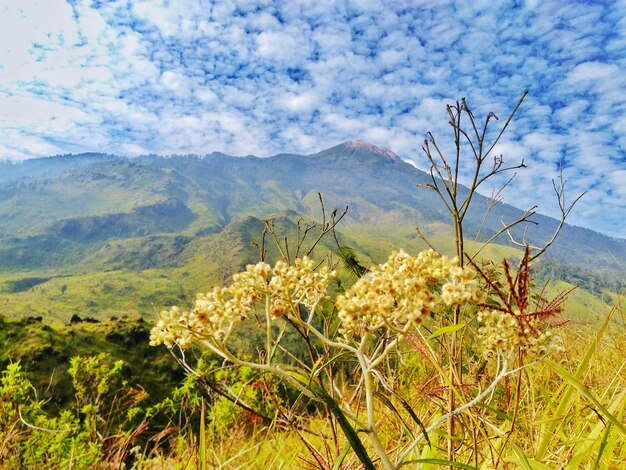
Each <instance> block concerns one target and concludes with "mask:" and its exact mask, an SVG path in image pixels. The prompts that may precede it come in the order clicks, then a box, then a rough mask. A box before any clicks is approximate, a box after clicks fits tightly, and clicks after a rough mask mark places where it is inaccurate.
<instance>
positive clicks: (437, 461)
mask: <svg viewBox="0 0 626 470" xmlns="http://www.w3.org/2000/svg"><path fill="white" fill-rule="evenodd" d="M410 463H432V464H435V465H442V466H443V465H446V466H448V467H456V468H463V469H464V470H479V469H478V468H476V467H472V466H471V465H467V464H465V463H460V462H452V461H451V460H445V459H415V460H408V461H406V462H402V463H401V464H400V467H403V466H404V465H408V464H410Z"/></svg>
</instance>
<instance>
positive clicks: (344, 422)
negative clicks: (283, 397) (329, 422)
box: [291, 372, 376, 470]
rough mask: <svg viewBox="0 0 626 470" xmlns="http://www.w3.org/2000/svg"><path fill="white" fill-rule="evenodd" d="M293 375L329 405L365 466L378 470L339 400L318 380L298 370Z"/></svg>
mask: <svg viewBox="0 0 626 470" xmlns="http://www.w3.org/2000/svg"><path fill="white" fill-rule="evenodd" d="M291 376H292V377H293V378H294V379H295V380H297V381H298V382H299V383H300V384H301V385H302V386H304V387H305V388H307V389H308V390H310V391H311V392H312V393H313V395H315V396H316V397H317V398H318V399H319V400H321V401H322V402H324V403H325V404H326V406H328V408H329V409H330V411H331V413H332V414H333V415H334V416H335V418H336V419H337V422H338V423H339V426H341V430H342V431H343V433H344V434H345V436H346V439H347V440H348V442H349V443H350V447H352V450H353V451H354V453H355V454H356V455H357V457H358V458H359V460H360V461H361V463H362V464H363V468H365V469H366V470H376V466H375V465H374V463H373V462H372V459H370V457H369V455H368V453H367V450H366V449H365V446H364V445H363V442H362V441H361V439H360V438H359V435H358V434H357V432H356V430H355V429H354V428H353V427H352V425H351V424H350V422H349V421H348V418H346V415H345V414H344V413H343V411H341V407H340V406H339V404H338V403H337V401H335V400H334V399H333V397H331V396H330V395H329V394H328V393H326V390H324V388H323V387H321V386H320V385H319V384H317V383H316V382H313V381H311V380H309V378H308V377H306V376H304V375H302V374H298V373H296V372H292V373H291Z"/></svg>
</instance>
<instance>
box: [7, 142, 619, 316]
mask: <svg viewBox="0 0 626 470" xmlns="http://www.w3.org/2000/svg"><path fill="white" fill-rule="evenodd" d="M428 181H430V176H429V175H427V174H426V173H424V172H422V171H420V170H418V169H416V168H415V167H413V166H412V165H410V164H408V163H406V162H404V161H402V160H401V159H400V158H398V157H397V156H396V155H395V154H394V153H393V152H391V151H390V150H386V149H381V148H378V147H376V146H374V145H371V144H368V143H364V142H358V141H350V142H345V143H343V144H340V145H337V146H335V147H332V148H330V149H327V150H323V151H321V152H319V153H315V154H311V155H296V154H280V155H276V156H274V157H269V158H258V157H254V156H247V157H232V156H228V155H225V154H222V153H212V154H208V155H204V156H196V155H186V156H170V157H160V156H154V155H151V156H144V157H137V158H124V157H118V156H112V155H104V154H82V155H67V156H57V157H49V158H42V159H36V160H27V161H24V162H22V163H18V164H16V163H6V162H5V163H0V272H2V273H3V274H2V275H0V304H2V302H3V299H4V302H5V307H10V308H12V309H14V310H18V311H20V312H25V311H26V310H28V309H33V310H34V311H37V312H40V313H43V314H48V313H47V312H48V310H51V312H49V314H50V315H52V316H56V317H58V318H62V319H66V318H68V316H69V315H70V314H71V313H72V310H71V308H69V307H67V306H66V305H67V304H64V303H63V302H64V300H63V297H66V298H69V297H71V298H72V302H73V303H72V302H70V304H71V305H74V308H75V310H74V313H75V312H79V311H86V312H88V313H89V314H90V315H92V314H93V315H100V316H102V315H105V314H107V315H108V314H116V312H119V311H128V312H131V311H132V312H135V311H137V312H139V313H141V312H142V311H145V310H146V309H150V308H151V305H155V306H163V305H165V304H166V303H167V302H166V301H172V302H178V301H180V300H181V299H184V298H186V297H188V296H189V295H191V293H192V292H193V289H196V288H200V287H201V286H202V285H203V283H204V284H206V282H207V280H208V279H216V280H221V279H222V278H223V277H224V276H226V275H228V274H230V273H231V272H232V271H233V270H235V269H239V268H240V267H243V266H244V265H245V263H246V262H251V261H254V259H255V256H257V254H256V253H255V251H254V250H253V249H251V248H250V242H251V241H254V240H257V241H258V239H259V238H260V234H261V231H262V228H263V222H262V219H263V218H266V217H268V216H272V215H274V216H277V217H278V218H279V220H280V221H281V223H282V224H283V226H284V228H285V230H287V231H289V233H295V232H296V230H297V227H296V224H297V221H298V219H300V218H301V217H305V218H307V219H317V218H318V217H319V213H320V206H319V198H318V192H319V193H321V194H322V195H323V196H324V201H325V204H326V207H327V209H328V210H329V211H330V210H331V209H332V208H333V207H338V208H340V209H341V208H343V207H344V206H346V205H348V206H349V211H348V213H347V215H346V218H345V220H344V221H343V222H342V224H341V226H340V237H342V242H345V243H346V244H350V245H352V246H355V247H356V248H357V249H358V251H359V253H361V254H362V255H364V256H367V258H366V259H368V260H371V261H381V260H382V259H384V258H385V257H386V254H387V253H388V251H390V250H391V249H393V248H399V247H407V248H411V249H419V248H420V247H423V246H424V245H423V243H421V241H420V240H419V239H418V237H417V234H416V232H415V227H416V226H418V227H420V229H421V230H422V231H423V232H424V233H426V234H427V236H429V237H430V238H431V241H432V243H433V244H434V245H435V246H437V247H438V248H440V249H441V250H443V251H446V250H448V251H449V249H450V247H451V238H450V235H449V229H448V228H447V224H448V219H449V214H448V213H447V212H446V211H445V208H444V207H443V205H442V204H441V202H440V201H439V199H438V197H437V196H436V195H435V194H434V193H433V192H432V191H429V190H426V189H423V188H417V187H416V185H417V184H421V183H426V182H428ZM487 203H488V200H487V199H486V198H484V197H482V196H479V197H477V198H476V199H475V202H474V209H473V210H472V211H471V212H470V213H469V215H468V219H467V227H468V235H469V236H468V239H471V238H473V236H474V234H476V233H477V232H478V231H479V230H480V233H479V235H478V236H479V238H480V239H483V240H484V239H487V238H489V237H490V236H491V234H493V233H495V232H496V231H497V230H499V228H500V226H501V220H504V221H512V220H515V219H516V218H517V217H519V216H520V215H521V213H522V211H520V210H519V209H517V208H514V207H512V206H509V205H506V204H501V205H497V206H496V207H494V208H493V209H492V210H491V211H490V213H489V216H488V217H487V219H486V220H485V221H484V223H483V218H484V213H485V210H486V208H487ZM535 221H536V222H538V225H529V226H528V234H527V239H528V241H529V242H531V243H535V244H540V243H542V242H545V241H546V240H548V239H549V238H550V236H551V234H552V232H553V230H554V228H555V227H556V225H557V221H556V220H554V219H550V218H548V217H544V216H536V217H535ZM521 230H523V229H521V228H520V229H519V230H518V231H517V232H516V233H517V236H518V237H519V238H521V236H522V232H521ZM498 242H499V243H501V244H503V245H506V244H507V243H508V240H507V238H505V237H501V238H500V239H499V240H498ZM470 248H471V247H470ZM503 250H504V251H503V253H509V254H510V253H514V252H515V251H511V249H508V250H509V251H506V250H507V249H504V248H503ZM546 255H547V257H551V258H552V259H553V260H554V261H553V262H554V263H556V264H558V266H559V269H561V270H562V266H563V265H564V266H567V265H575V266H577V267H578V268H577V269H578V270H579V271H581V272H583V274H584V273H585V272H588V273H590V274H594V275H595V276H596V277H597V276H605V277H606V276H609V277H612V278H613V279H621V278H622V275H623V274H624V269H623V266H626V242H625V241H624V240H618V239H614V238H610V237H606V236H604V235H601V234H599V233H596V232H593V231H591V230H587V229H583V228H579V227H573V226H569V225H568V226H566V227H565V228H564V229H563V231H562V233H561V236H560V237H559V239H558V241H557V242H556V243H555V244H554V245H553V246H552V247H551V248H550V249H549V250H548V252H547V253H546ZM518 256H519V255H518ZM556 264H555V265H556ZM553 271H554V270H553ZM102 273H109V274H107V275H106V276H105V275H104V274H102ZM107 276H108V278H109V279H113V278H115V282H113V281H111V282H109V283H108V284H109V290H106V289H105V290H103V288H102V287H103V282H104V281H103V279H104V277H107ZM116 276H117V277H116ZM151 284H152V285H153V287H154V288H153V292H151V293H150V294H148V293H147V291H148V290H149V289H150V285H151ZM64 285H65V286H66V287H65V290H63V286H64ZM68 286H69V287H68ZM144 289H145V290H144ZM62 290H63V292H62V293H61V291H62ZM3 291H4V294H3ZM124 292H126V293H127V294H128V295H127V297H126V298H127V303H125V301H122V300H120V299H119V297H120V296H123V294H124ZM159 293H161V294H162V295H161V294H159ZM159 295H161V297H159ZM81 296H86V297H87V298H88V297H90V296H91V297H94V298H96V300H93V301H92V303H94V304H95V305H88V304H87V302H88V300H87V299H85V300H80V299H81ZM98 299H99V300H98ZM107 302H108V303H107ZM64 305H65V306H64ZM154 308H157V307H152V310H154ZM58 309H65V311H64V312H62V313H59V311H57V310H58ZM68 309H69V310H68ZM103 312H106V313H103Z"/></svg>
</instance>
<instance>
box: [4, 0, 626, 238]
mask: <svg viewBox="0 0 626 470" xmlns="http://www.w3.org/2000/svg"><path fill="white" fill-rule="evenodd" d="M0 38H1V39H0V110H1V113H0V159H6V158H8V159H18V160H19V159H24V158H29V157H34V156H46V155H53V154H58V153H68V152H73V153H76V152H84V151H104V152H111V153H118V154H123V155H138V154H143V153H157V154H173V153H199V154H203V153H209V152H212V151H223V152H226V153H229V154H234V155H245V154H254V155H259V156H268V155H273V154H276V153H280V152H294V153H313V152H316V151H319V150H322V149H324V148H327V147H330V146H332V145H335V144H337V143H339V142H342V141H345V140H352V139H360V140H365V141H368V142H371V143H373V144H376V145H379V146H383V147H387V148H389V149H391V150H393V151H394V152H395V153H397V154H398V155H399V156H400V157H402V158H403V159H405V160H409V161H413V162H414V163H415V164H416V165H417V166H418V167H419V168H422V169H427V168H428V166H427V164H426V162H425V159H424V157H423V155H422V152H421V146H422V142H423V139H424V136H425V134H426V132H428V131H432V132H433V134H434V135H435V136H436V137H437V138H438V140H439V141H440V142H442V143H445V142H446V141H447V142H450V140H451V136H452V135H451V133H450V130H449V127H448V125H447V115H446V111H445V105H446V104H447V103H450V102H452V101H454V100H456V99H459V98H461V97H466V98H467V100H468V103H469V104H470V106H471V107H472V108H473V110H474V112H475V115H476V116H477V117H484V116H485V115H486V113H487V112H489V111H493V112H495V113H496V114H497V115H498V116H500V117H502V116H505V115H506V114H507V113H508V111H510V110H511V109H512V107H513V106H514V105H515V103H516V102H517V100H518V98H519V97H520V95H521V94H522V92H523V90H524V89H528V90H529V95H528V97H527V99H526V100H525V102H524V104H523V106H522V108H521V109H520V111H519V114H518V116H517V118H516V119H515V121H514V122H513V124H512V125H511V128H510V132H508V133H507V134H506V138H505V139H503V141H502V143H501V145H500V146H499V148H498V149H497V150H498V153H502V154H503V156H504V159H505V161H508V162H511V163H515V162H517V161H518V160H519V159H521V158H524V159H525V161H526V163H527V165H528V169H526V170H522V171H520V172H519V173H518V176H517V178H516V180H515V182H514V185H513V186H511V187H509V188H508V189H507V191H506V193H505V196H506V198H505V200H506V201H508V202H511V203H514V204H515V205H517V206H519V207H521V208H526V207H529V206H531V205H533V204H539V210H540V211H541V212H543V213H546V214H549V215H554V214H556V213H557V212H556V209H557V205H556V200H555V198H554V196H553V193H552V185H551V182H550V180H551V179H552V178H554V177H555V176H557V174H558V168H559V165H563V166H564V168H565V171H566V177H567V179H568V188H569V189H568V194H569V196H570V198H572V199H573V198H574V196H575V195H576V194H578V193H580V192H582V191H585V190H588V191H589V194H588V195H587V196H586V197H585V198H584V199H583V200H582V201H581V202H580V204H579V206H577V208H576V209H575V210H574V212H573V213H572V216H571V218H570V220H569V221H570V222H571V223H574V224H577V225H582V226H586V227H590V228H593V229H595V230H600V231H602V232H605V233H608V234H610V235H615V236H621V237H626V224H624V223H623V221H624V219H626V2H625V1H606V2H602V1H595V2H594V1H586V2H576V1H571V0H568V1H551V0H541V1H512V2H507V1H497V2H494V1H493V0H488V1H472V2H466V1H460V2H445V1H439V0H434V1H413V2H409V1H401V0H396V1H394V2H377V1H373V0H363V1H361V0H359V1H319V0H317V1H298V0H291V1H285V2H269V1H259V2H251V1H230V0H225V1H219V2H209V1H202V0H196V1H186V0H177V1H158V0H151V1H136V0H126V1H108V0H107V1H92V2H86V1H71V2H64V1H61V0H41V1H35V0H22V1H11V2H2V4H0ZM443 145H444V146H446V145H445V144H443ZM446 147H447V146H446ZM485 192H486V193H489V192H490V189H489V188H485Z"/></svg>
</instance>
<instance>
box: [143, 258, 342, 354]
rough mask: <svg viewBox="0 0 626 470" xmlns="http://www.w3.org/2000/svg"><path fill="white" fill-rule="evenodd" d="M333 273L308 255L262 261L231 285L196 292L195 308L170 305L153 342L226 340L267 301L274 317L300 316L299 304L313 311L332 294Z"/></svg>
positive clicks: (188, 343)
mask: <svg viewBox="0 0 626 470" xmlns="http://www.w3.org/2000/svg"><path fill="white" fill-rule="evenodd" d="M334 275H335V272H334V271H330V270H329V269H328V268H326V267H322V268H320V269H319V270H315V263H314V262H313V261H312V260H310V259H308V258H307V257H305V258H302V259H296V260H295V261H294V264H293V265H288V264H287V263H285V262H283V261H279V262H277V263H276V265H275V266H274V268H272V267H271V266H270V265H269V264H267V263H263V262H261V263H257V264H255V265H248V266H247V267H246V270H245V271H243V272H241V273H238V274H235V275H234V276H233V277H232V283H231V284H230V285H229V286H228V287H221V288H220V287H215V288H214V289H213V290H212V291H210V292H208V293H205V294H198V295H197V297H196V300H195V302H194V305H193V308H192V309H191V310H189V311H181V310H180V309H179V308H178V307H172V308H171V309H170V310H166V311H163V312H161V315H160V319H159V320H158V322H157V323H156V325H155V326H154V328H152V331H151V334H150V345H152V346H157V345H160V344H165V345H166V346H167V347H169V348H172V347H173V346H174V345H175V344H176V345H178V346H179V347H181V348H182V349H186V348H189V347H191V345H192V343H193V342H194V341H216V342H222V341H225V340H226V339H227V338H228V336H229V335H230V332H231V331H232V329H233V327H234V326H235V325H236V324H237V323H238V322H241V321H244V320H245V319H247V318H248V317H249V315H250V313H251V312H252V309H253V307H254V305H255V304H257V303H262V302H267V303H268V305H269V306H270V308H269V313H270V314H271V316H272V317H274V318H278V317H281V316H284V315H299V311H300V308H299V306H300V305H303V306H305V307H306V308H309V309H313V308H315V306H316V305H317V304H318V303H319V302H320V301H321V300H322V299H325V298H327V297H328V294H327V287H328V282H329V281H330V279H331V278H332V277H333V276H334Z"/></svg>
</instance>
